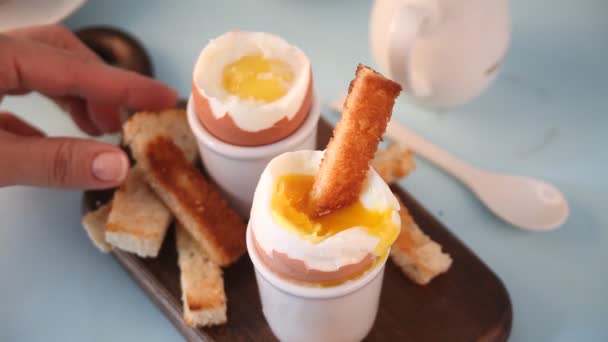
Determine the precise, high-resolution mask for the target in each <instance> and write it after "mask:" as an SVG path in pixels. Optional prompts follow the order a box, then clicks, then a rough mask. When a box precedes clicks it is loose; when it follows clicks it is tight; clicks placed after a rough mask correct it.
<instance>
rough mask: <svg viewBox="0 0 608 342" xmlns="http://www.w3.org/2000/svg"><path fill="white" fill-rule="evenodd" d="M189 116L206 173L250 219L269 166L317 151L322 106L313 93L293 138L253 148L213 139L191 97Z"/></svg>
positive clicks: (242, 213) (292, 135)
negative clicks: (283, 158)
mask: <svg viewBox="0 0 608 342" xmlns="http://www.w3.org/2000/svg"><path fill="white" fill-rule="evenodd" d="M187 113H188V124H189V125H190V129H191V130H192V132H193V133H194V136H195V138H196V141H197V143H198V147H199V152H200V155H201V159H202V161H203V165H204V166H205V169H206V170H207V172H208V173H209V176H211V178H213V179H214V180H215V182H216V183H217V184H218V185H219V187H220V188H221V189H222V190H223V191H224V192H225V193H226V195H227V196H228V201H229V202H230V204H231V205H232V207H233V208H235V209H236V211H237V212H238V213H239V214H241V216H242V217H244V218H247V217H249V211H250V209H251V203H252V201H253V193H254V192H255V187H256V185H257V183H258V180H259V178H260V175H261V174H262V171H264V168H265V167H266V164H268V162H270V160H271V159H272V158H274V157H276V156H278V155H280V154H282V153H285V152H291V151H299V150H315V149H316V142H317V124H318V122H319V117H320V116H321V105H320V102H319V97H318V96H317V94H316V93H314V94H313V99H312V107H311V108H310V112H309V113H308V117H307V118H306V120H305V121H304V123H303V124H302V125H301V126H300V127H299V128H298V129H297V130H296V131H295V132H294V133H293V134H291V135H290V136H288V137H287V138H285V139H283V140H280V141H277V142H275V143H272V144H268V145H262V146H252V147H248V146H236V145H231V144H228V143H226V142H223V141H221V140H219V139H218V138H216V137H214V136H213V135H211V133H209V132H208V131H207V130H206V129H205V127H204V126H203V125H202V124H201V122H200V121H199V119H198V115H197V114H196V112H195V109H194V102H193V100H192V96H190V98H189V99H188V106H187Z"/></svg>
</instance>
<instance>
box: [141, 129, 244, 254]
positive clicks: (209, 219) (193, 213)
mask: <svg viewBox="0 0 608 342" xmlns="http://www.w3.org/2000/svg"><path fill="white" fill-rule="evenodd" d="M145 159H146V163H145V164H147V165H145V166H146V171H147V176H148V181H149V184H150V185H151V186H152V188H156V190H157V191H156V192H157V194H158V195H159V196H160V197H161V198H163V197H164V198H163V199H164V202H165V204H166V205H167V206H168V207H170V208H171V209H172V211H173V213H174V214H175V216H176V218H177V219H178V220H179V221H180V223H181V224H182V225H183V226H184V227H185V228H186V229H187V230H188V231H189V232H190V234H192V236H193V237H194V238H195V239H196V240H197V241H198V242H199V243H200V244H201V245H202V246H203V247H204V250H205V252H207V253H208V255H209V257H210V259H211V260H212V261H214V262H215V263H217V264H218V265H221V266H226V265H228V264H230V263H232V262H234V261H236V259H238V258H239V257H240V256H241V255H243V254H244V253H245V250H246V247H245V230H246V225H245V223H244V222H243V221H242V219H241V218H240V217H239V216H238V214H237V213H236V212H235V211H234V210H232V209H231V208H229V207H228V205H227V203H226V201H225V200H224V199H223V198H222V196H221V195H220V193H219V192H218V191H217V190H216V189H215V188H214V187H213V186H212V185H211V184H209V183H208V182H207V181H206V180H205V178H204V177H203V175H201V173H200V172H199V171H198V170H197V169H196V168H195V167H194V165H192V163H191V162H190V161H188V160H187V159H186V157H185V156H184V154H183V153H182V151H181V150H180V149H179V147H177V146H176V145H175V144H174V143H173V141H172V140H171V139H169V138H166V137H164V136H159V137H156V138H155V139H152V140H151V141H149V142H148V144H147V146H146V148H145Z"/></svg>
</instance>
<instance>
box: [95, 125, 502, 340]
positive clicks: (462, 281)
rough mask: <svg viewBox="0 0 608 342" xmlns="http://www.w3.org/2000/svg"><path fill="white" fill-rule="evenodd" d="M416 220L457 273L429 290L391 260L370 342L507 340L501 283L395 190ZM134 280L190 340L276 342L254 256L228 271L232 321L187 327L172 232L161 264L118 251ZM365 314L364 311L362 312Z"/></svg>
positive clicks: (103, 195) (322, 137)
mask: <svg viewBox="0 0 608 342" xmlns="http://www.w3.org/2000/svg"><path fill="white" fill-rule="evenodd" d="M331 131H332V127H331V126H330V124H328V123H327V122H326V121H323V120H321V121H320V122H319V132H318V133H319V134H318V139H317V140H318V141H317V142H318V146H319V147H321V148H324V147H325V145H326V144H327V142H328V141H329V137H330V135H331ZM393 190H394V191H395V192H396V193H397V194H398V195H399V196H401V198H402V199H403V202H404V203H405V205H406V206H407V208H408V209H409V211H410V213H411V214H412V216H413V217H414V219H415V221H416V222H417V223H418V224H419V226H420V227H421V228H422V230H424V231H425V232H426V233H427V234H428V235H429V236H431V238H433V239H434V240H435V241H437V242H439V243H440V244H441V245H442V246H443V249H444V251H446V252H447V253H449V254H450V255H451V256H452V258H453V259H454V263H453V265H452V267H451V269H450V270H449V271H448V272H447V273H446V274H443V275H441V276H439V277H438V278H436V279H435V280H433V281H432V282H431V283H430V284H429V285H427V286H419V285H416V284H414V283H412V282H410V281H409V280H408V279H407V278H406V277H405V276H404V275H403V274H402V273H401V272H400V270H399V269H398V268H397V267H396V266H395V265H394V264H393V263H392V262H390V261H389V262H388V263H387V267H386V271H385V272H386V273H385V275H384V283H383V288H382V296H381V299H380V307H379V311H378V317H377V319H376V323H375V325H374V327H373V329H372V331H371V332H370V334H369V336H368V337H367V338H366V341H505V340H506V339H507V337H508V336H509V333H510V331H511V322H512V315H513V312H512V308H511V301H510V299H509V294H508V293H507V291H506V289H505V286H504V285H503V283H502V282H501V280H500V279H499V278H498V277H497V276H496V274H494V272H492V270H490V269H489V268H488V266H486V265H485V264H484V263H483V262H482V261H481V260H480V259H479V258H478V257H477V256H476V255H475V254H474V253H473V252H472V251H471V250H470V249H469V248H468V247H467V246H465V245H464V244H463V243H462V242H461V241H460V240H458V239H457V238H456V237H455V236H454V235H453V234H452V233H451V232H450V231H449V230H448V229H447V228H446V227H445V226H444V225H442V224H441V223H440V222H439V221H438V220H437V219H436V218H435V217H433V215H431V214H430V213H429V212H428V211H427V210H426V209H424V208H423V207H422V206H421V205H420V204H419V203H418V202H417V201H416V200H415V199H414V198H412V197H411V196H410V195H409V194H408V193H407V192H406V191H405V190H403V189H401V188H399V187H394V188H393ZM111 194H112V192H111V191H88V192H85V193H84V197H83V209H84V210H85V211H88V210H92V209H94V208H96V207H97V206H99V205H100V204H101V203H105V202H106V201H108V200H109V199H110V198H111ZM112 255H113V256H114V257H115V258H116V260H118V262H119V263H120V264H121V265H122V266H123V267H124V268H125V269H126V270H127V271H128V272H129V274H131V276H132V277H133V279H134V280H135V281H136V282H137V283H138V284H139V285H140V286H141V287H142V289H143V290H144V291H145V292H146V293H147V294H148V296H149V297H150V299H151V300H152V301H153V302H155V303H156V304H157V305H158V306H159V307H160V309H161V310H162V311H163V312H164V313H165V315H166V316H167V318H169V320H171V322H173V324H174V325H175V327H176V328H177V329H178V330H179V331H180V332H181V333H182V334H183V336H184V337H185V338H186V339H187V340H188V341H274V340H276V338H275V337H274V336H273V334H272V332H271V330H270V328H269V327H268V324H266V321H265V319H264V316H263V314H262V309H261V306H260V300H259V297H258V292H257V285H256V282H255V276H254V271H253V266H252V264H251V262H250V261H249V258H248V257H247V256H244V257H242V258H241V259H240V261H239V262H237V263H236V264H235V265H233V266H231V267H229V268H227V269H225V270H224V280H225V281H224V282H225V287H226V295H227V297H228V323H227V324H226V325H224V326H220V327H214V328H206V329H192V328H189V327H187V326H185V325H184V324H183V320H182V306H181V300H180V298H181V291H180V285H179V269H178V267H177V253H176V250H175V237H174V232H173V228H172V229H171V230H170V231H169V232H168V234H167V239H166V240H165V242H164V244H163V247H162V249H161V251H160V253H159V256H158V257H157V258H155V259H142V258H139V257H137V256H135V255H132V254H129V253H125V252H121V251H114V252H112ZM362 309H365V308H362Z"/></svg>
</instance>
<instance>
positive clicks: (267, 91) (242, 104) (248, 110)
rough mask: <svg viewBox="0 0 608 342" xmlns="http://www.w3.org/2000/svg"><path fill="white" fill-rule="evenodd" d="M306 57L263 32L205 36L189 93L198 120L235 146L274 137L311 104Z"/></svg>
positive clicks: (298, 121) (287, 132)
mask: <svg viewBox="0 0 608 342" xmlns="http://www.w3.org/2000/svg"><path fill="white" fill-rule="evenodd" d="M312 94H313V80H312V69H311V66H310V61H309V60H308V57H307V56H306V55H305V54H304V53H303V52H302V51H301V50H300V49H298V48H297V47H295V46H292V45H289V44H288V43H287V42H286V41H285V40H283V39H282V38H280V37H277V36H275V35H272V34H270V33H265V32H245V31H230V32H227V33H225V34H223V35H221V36H219V37H217V38H215V39H213V40H211V41H210V42H209V44H207V46H206V47H205V48H204V49H203V51H202V52H201V54H200V56H199V58H198V60H197V62H196V65H195V67H194V75H193V80H192V98H193V100H194V108H195V111H196V114H197V116H198V118H199V120H200V122H201V124H202V125H203V126H204V127H205V129H207V130H208V131H209V132H210V133H211V134H212V135H214V136H215V137H216V138H218V139H220V140H222V141H224V142H227V143H229V144H233V145H238V146H260V145H266V144H271V143H274V142H277V141H279V140H281V139H283V138H286V137H287V136H289V135H291V134H292V133H293V132H294V131H296V130H297V129H298V128H299V127H300V125H301V124H302V123H303V122H304V121H305V119H306V118H307V116H308V113H309V111H310V108H311V106H312Z"/></svg>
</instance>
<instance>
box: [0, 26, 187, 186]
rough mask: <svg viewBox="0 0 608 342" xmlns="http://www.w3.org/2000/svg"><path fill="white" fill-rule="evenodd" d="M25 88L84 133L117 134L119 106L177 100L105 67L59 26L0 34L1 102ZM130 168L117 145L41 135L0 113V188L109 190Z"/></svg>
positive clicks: (154, 106)
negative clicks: (51, 104)
mask: <svg viewBox="0 0 608 342" xmlns="http://www.w3.org/2000/svg"><path fill="white" fill-rule="evenodd" d="M30 91H37V92H40V93H42V94H44V95H46V96H48V97H49V98H51V99H52V100H53V101H55V102H56V103H57V104H58V105H59V106H60V107H61V108H63V109H64V110H65V111H66V112H68V113H69V115H70V116H71V118H72V120H73V121H74V122H75V123H76V125H77V126H78V127H79V128H80V129H81V130H82V131H84V132H86V133H88V134H90V135H100V134H102V133H106V132H115V131H118V130H119V129H120V126H121V122H120V109H121V108H125V107H126V108H129V109H136V110H139V109H145V110H161V109H165V108H169V107H172V106H174V105H175V103H176V101H177V94H176V92H175V91H174V90H172V89H171V88H169V87H167V86H166V85H164V84H162V83H160V82H158V81H155V80H152V79H149V78H147V77H144V76H141V75H138V74H136V73H133V72H129V71H125V70H122V69H118V68H114V67H111V66H109V65H107V64H104V63H103V61H101V59H100V58H99V57H97V55H95V53H93V52H92V51H91V50H89V49H88V48H87V47H86V46H85V45H84V44H82V42H80V40H78V38H76V37H75V36H74V35H73V34H72V33H71V32H70V31H69V30H67V29H66V28H64V27H63V26H59V25H50V26H39V27H33V28H28V29H21V30H15V31H9V32H7V33H4V34H0V101H1V100H2V96H3V95H19V94H25V93H28V92H30ZM40 115H44V113H40ZM128 169H129V161H128V159H127V156H126V155H125V153H124V152H122V151H121V150H120V149H119V148H117V147H115V146H112V145H109V144H104V143H101V142H96V141H93V140H86V139H76V138H47V137H45V136H44V134H43V133H42V132H41V131H39V130H38V129H36V128H34V127H32V126H30V125H29V124H27V123H25V122H24V121H22V120H20V119H18V118H17V117H16V116H14V115H12V114H10V113H0V186H6V185H15V184H24V185H36V186H50V187H65V188H82V189H92V188H107V187H113V186H116V185H118V184H120V183H121V182H122V181H123V180H124V178H125V176H126V174H127V172H128Z"/></svg>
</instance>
